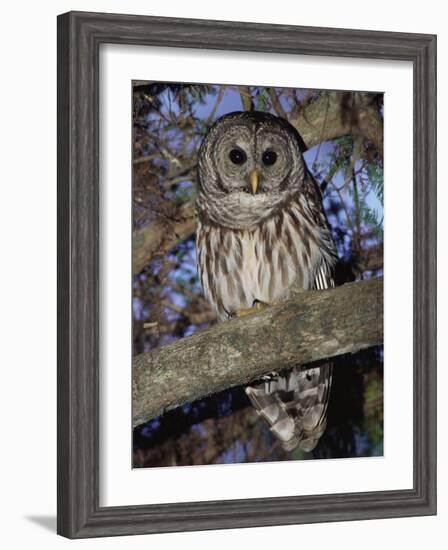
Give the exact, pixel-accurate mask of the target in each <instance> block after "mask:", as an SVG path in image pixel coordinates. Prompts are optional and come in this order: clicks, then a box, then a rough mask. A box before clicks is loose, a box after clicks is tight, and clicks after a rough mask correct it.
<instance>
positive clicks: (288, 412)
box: [246, 363, 333, 452]
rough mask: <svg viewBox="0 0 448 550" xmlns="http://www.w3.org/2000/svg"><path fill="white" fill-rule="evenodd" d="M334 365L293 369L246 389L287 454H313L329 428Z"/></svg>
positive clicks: (256, 408) (327, 364) (326, 364)
mask: <svg viewBox="0 0 448 550" xmlns="http://www.w3.org/2000/svg"><path fill="white" fill-rule="evenodd" d="M332 373H333V365H332V364H331V363H323V364H322V365H319V366H317V367H312V368H307V367H294V368H293V369H292V370H290V371H289V372H288V373H286V374H275V375H270V376H269V377H268V378H267V379H266V380H264V381H262V382H259V383H256V384H255V385H252V386H248V387H247V388H246V394H247V396H248V397H249V399H250V401H251V403H252V405H253V406H254V407H255V410H256V411H257V413H258V414H259V415H260V416H261V417H262V418H264V419H265V420H266V422H267V423H268V425H269V427H270V430H271V431H272V433H273V434H274V435H275V436H276V437H277V438H278V439H279V440H280V442H281V444H282V446H283V448H284V449H285V450H286V451H292V450H293V449H295V448H296V447H299V448H300V449H302V450H303V451H306V452H309V451H312V450H313V449H314V448H315V447H316V445H317V444H318V442H319V439H320V437H321V436H322V434H323V433H324V431H325V427H326V425H327V407H328V400H329V397H330V390H331V381H332Z"/></svg>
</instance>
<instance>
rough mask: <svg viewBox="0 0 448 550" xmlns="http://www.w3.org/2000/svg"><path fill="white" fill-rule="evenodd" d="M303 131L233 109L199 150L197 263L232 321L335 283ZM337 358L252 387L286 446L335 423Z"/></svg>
mask: <svg viewBox="0 0 448 550" xmlns="http://www.w3.org/2000/svg"><path fill="white" fill-rule="evenodd" d="M300 143H301V142H300V136H299V135H298V133H297V131H296V130H295V129H294V128H293V126H291V125H290V124H289V122H287V121H286V120H284V119H282V118H278V117H276V116H273V115H271V114H268V113H262V112H257V111H251V112H235V113H230V114H227V115H224V116H223V117H221V118H220V119H219V120H217V121H216V122H215V124H214V125H213V126H212V127H211V129H210V130H209V132H208V134H207V135H206V137H205V138H204V141H203V143H202V145H201V148H200V151H199V164H198V175H199V192H198V198H197V203H196V207H197V213H198V226H197V233H196V235H197V236H196V246H197V261H198V271H199V275H200V280H201V283H202V287H203V290H204V294H205V296H206V297H207V299H208V300H209V302H210V303H211V305H212V306H213V308H214V309H215V310H216V313H217V316H218V319H219V320H226V319H229V318H231V317H232V316H234V315H235V314H238V312H239V311H241V310H247V309H250V308H252V307H253V305H254V304H255V303H265V304H272V303H275V302H279V301H281V300H285V299H287V298H288V297H290V296H291V295H292V293H295V292H301V291H304V290H308V289H325V288H328V287H330V286H334V283H333V276H332V274H333V268H334V265H335V261H336V250H335V246H334V243H333V241H332V238H331V234H330V230H329V226H328V223H327V221H326V217H325V214H324V211H323V207H322V198H321V194H320V189H319V187H318V185H317V183H316V182H315V180H314V179H313V178H312V176H311V175H310V173H309V172H308V171H307V168H306V165H305V163H304V160H303V157H302V154H301V149H300ZM331 382H332V365H331V363H328V362H327V363H322V364H319V365H318V366H314V367H313V368H304V367H301V366H295V367H293V368H292V369H289V370H285V371H278V372H273V373H271V374H269V375H267V376H265V377H263V378H262V379H261V380H259V381H257V382H256V383H254V384H252V385H250V386H248V387H247V388H246V393H247V395H248V397H249V399H250V401H251V403H252V404H253V406H254V407H255V409H256V411H257V412H258V414H259V415H260V416H261V417H262V418H263V419H264V420H265V421H266V422H267V423H268V425H269V427H270V429H271V431H272V433H273V434H274V435H275V436H276V437H277V438H278V439H279V440H280V441H281V443H282V445H283V447H284V448H285V449H286V450H292V449H294V448H296V447H297V446H299V447H300V448H301V449H303V450H306V451H310V450H312V449H313V448H314V447H315V446H316V445H317V443H318V441H319V438H320V437H321V435H322V434H323V432H324V430H325V427H326V412H327V405H328V399H329V394H330V388H331Z"/></svg>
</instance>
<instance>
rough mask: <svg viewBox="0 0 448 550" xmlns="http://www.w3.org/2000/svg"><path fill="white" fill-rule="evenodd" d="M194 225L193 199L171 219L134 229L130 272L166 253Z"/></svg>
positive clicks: (136, 270)
mask: <svg viewBox="0 0 448 550" xmlns="http://www.w3.org/2000/svg"><path fill="white" fill-rule="evenodd" d="M195 227H196V214H195V208H194V201H193V200H192V201H189V202H187V203H185V204H183V205H182V206H181V207H180V208H179V211H178V213H177V214H176V216H174V218H173V219H168V218H163V219H161V220H160V221H159V223H149V224H147V225H145V226H144V227H142V228H141V229H137V230H136V231H134V234H133V236H132V250H133V253H132V272H133V273H134V274H136V273H140V271H141V270H142V269H143V268H144V267H145V265H146V264H147V263H148V262H149V261H150V260H151V259H152V258H153V257H154V256H155V255H163V254H166V252H167V251H168V250H170V249H171V248H173V246H175V245H176V244H177V243H178V242H180V241H183V240H185V239H186V238H187V237H189V236H190V235H191V234H192V233H194V231H195Z"/></svg>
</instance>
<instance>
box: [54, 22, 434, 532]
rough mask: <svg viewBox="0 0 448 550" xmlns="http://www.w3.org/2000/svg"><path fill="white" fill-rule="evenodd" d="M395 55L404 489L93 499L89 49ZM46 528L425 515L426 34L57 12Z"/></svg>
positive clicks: (428, 321)
mask: <svg viewBox="0 0 448 550" xmlns="http://www.w3.org/2000/svg"><path fill="white" fill-rule="evenodd" d="M107 43H113V44H128V45H146V46H164V47H172V48H207V49H217V50H231V51H246V52H265V53H285V54H302V55H303V54H306V55H312V56H332V57H334V56H337V57H353V58H361V59H366V60H368V59H386V60H406V61H411V62H412V63H413V79H414V89H413V98H414V147H413V154H414V166H413V170H414V182H413V194H414V236H413V251H414V265H413V282H414V318H413V321H414V327H413V332H414V349H413V356H414V367H413V369H414V370H413V383H414V418H413V437H414V439H413V451H414V452H413V468H414V470H413V479H414V483H413V488H412V489H409V490H391V491H376V492H365V493H338V494H316V495H308V496H290V497H281V496H279V497H269V498H257V499H235V500H222V501H207V502H184V503H173V504H150V505H131V506H111V507H101V506H100V505H99V483H100V471H99V469H100V465H99V430H100V428H99V329H100V327H99V285H100V279H99V247H100V242H99V241H100V239H99V219H98V218H99V216H98V213H99V185H98V181H99V132H100V129H99V48H100V46H101V45H102V44H107ZM57 389H58V425H57V427H58V497H57V498H58V521H57V530H58V533H59V534H61V535H63V536H66V537H69V538H83V537H98V536H112V535H130V534H145V533H164V532H174V531H193V530H203V529H223V528H239V527H255V526H267V525H286V524H297V523H314V522H324V521H325V522H326V521H342V520H357V519H374V518H376V519H379V518H391V517H403V516H418V515H431V514H435V513H436V37H435V36H432V35H423V34H406V33H391V32H379V31H361V30H347V29H326V28H311V27H297V26H287V25H266V24H257V23H239V22H238V23H236V22H227V21H206V20H193V19H191V20H189V19H171V18H163V17H147V16H135V15H117V14H100V13H86V12H69V13H66V14H63V15H60V16H59V17H58V388H57Z"/></svg>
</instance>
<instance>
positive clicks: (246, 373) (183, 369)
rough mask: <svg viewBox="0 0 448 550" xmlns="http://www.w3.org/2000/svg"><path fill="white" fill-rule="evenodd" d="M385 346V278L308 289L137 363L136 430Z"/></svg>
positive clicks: (149, 355) (217, 326) (134, 362)
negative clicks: (210, 398)
mask: <svg viewBox="0 0 448 550" xmlns="http://www.w3.org/2000/svg"><path fill="white" fill-rule="evenodd" d="M382 341H383V280H382V278H378V279H371V280H368V281H362V282H358V283H350V284H347V285H343V286H340V287H337V288H335V289H332V290H327V291H324V292H322V291H308V292H302V293H300V294H298V295H297V296H295V297H294V298H293V299H291V300H290V301H288V302H285V303H283V304H280V305H277V306H273V307H270V308H267V309H266V310H263V311H261V312H260V313H258V314H255V315H249V316H247V317H243V318H240V319H234V320H232V321H228V322H225V323H221V324H218V325H216V326H214V327H212V328H210V329H207V330H204V331H202V332H198V333H197V334H194V335H193V336H189V337H186V338H182V339H180V340H177V341H176V342H174V343H172V344H169V345H167V346H165V347H161V348H157V349H155V350H153V351H151V352H149V353H144V354H141V355H138V356H136V357H135V358H134V360H133V425H134V426H138V425H139V424H142V423H144V422H146V421H148V420H150V419H151V418H154V417H156V416H159V415H160V414H162V413H163V412H164V411H166V410H169V409H173V408H175V407H177V406H179V405H182V404H184V403H187V402H192V401H194V400H196V399H199V398H201V397H204V396H206V395H210V394H212V393H216V392H218V391H222V390H224V389H226V388H230V387H233V386H239V385H242V384H247V383H249V382H251V381H253V380H256V379H257V378H259V377H260V376H262V375H263V374H267V373H269V372H271V371H273V370H277V371H278V370H281V369H284V368H286V367H292V366H294V365H297V364H301V365H304V364H307V363H310V362H313V361H317V360H320V359H325V358H328V357H333V356H336V355H341V354H344V353H354V352H356V351H358V350H361V349H364V348H368V347H371V346H373V345H377V344H380V343H382Z"/></svg>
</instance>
